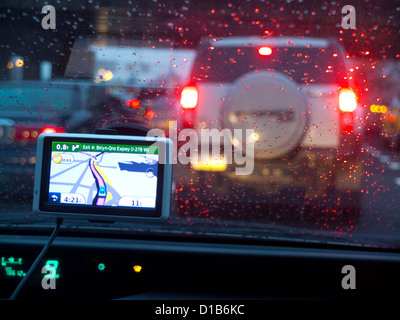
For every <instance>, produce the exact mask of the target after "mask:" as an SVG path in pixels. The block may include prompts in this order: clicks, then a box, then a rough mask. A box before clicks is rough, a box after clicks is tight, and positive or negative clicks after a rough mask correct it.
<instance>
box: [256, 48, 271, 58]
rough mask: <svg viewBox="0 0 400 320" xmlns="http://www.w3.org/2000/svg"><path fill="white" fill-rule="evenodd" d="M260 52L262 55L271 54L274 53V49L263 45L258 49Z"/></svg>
mask: <svg viewBox="0 0 400 320" xmlns="http://www.w3.org/2000/svg"><path fill="white" fill-rule="evenodd" d="M258 53H259V54H260V55H261V56H269V55H271V54H272V49H271V48H270V47H261V48H260V49H258Z"/></svg>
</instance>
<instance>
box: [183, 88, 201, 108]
mask: <svg viewBox="0 0 400 320" xmlns="http://www.w3.org/2000/svg"><path fill="white" fill-rule="evenodd" d="M198 99H199V92H198V91H197V88H196V87H193V86H190V87H185V88H183V90H182V92H181V106H182V108H184V109H194V108H196V106H197V101H198Z"/></svg>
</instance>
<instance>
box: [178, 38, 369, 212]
mask: <svg viewBox="0 0 400 320" xmlns="http://www.w3.org/2000/svg"><path fill="white" fill-rule="evenodd" d="M189 79H190V80H189V82H188V84H187V86H185V87H184V88H183V89H182V91H181V99H180V104H181V128H194V129H200V128H208V129H213V128H217V129H219V130H222V129H225V128H229V129H242V130H243V129H247V128H248V129H254V134H253V139H254V161H255V168H254V171H253V174H252V175H251V177H250V176H244V177H243V176H236V175H235V174H234V173H233V172H232V171H231V170H229V168H228V169H226V170H222V171H224V173H223V175H224V176H225V178H226V177H229V179H236V180H237V181H238V182H240V181H242V182H243V184H244V185H246V186H247V187H249V186H251V187H252V188H253V189H257V184H258V185H259V188H258V189H259V190H264V191H263V192H265V190H274V191H276V190H281V189H282V188H287V187H293V186H300V187H303V188H304V189H305V190H306V191H305V194H307V195H306V198H308V199H311V198H318V197H319V196H321V195H325V196H326V194H332V192H330V191H329V192H327V189H329V190H330V189H335V193H334V194H335V195H334V196H333V200H332V203H334V204H338V203H341V202H343V199H344V198H349V195H350V194H352V195H353V196H350V198H351V200H352V201H351V202H352V203H353V204H356V205H357V206H358V205H359V203H358V201H359V199H360V189H361V179H360V178H361V173H362V163H361V161H360V157H359V153H360V150H361V143H360V136H361V132H362V126H361V121H362V109H361V108H360V106H358V103H357V97H356V94H355V93H354V92H355V90H354V89H355V88H354V86H353V85H352V78H351V77H350V76H349V74H348V72H347V67H346V56H345V52H344V48H343V47H342V45H341V44H340V43H339V42H337V41H336V40H334V39H322V38H321V39H318V38H287V37H277V38H262V37H256V36H253V37H227V38H222V39H212V38H207V39H203V40H202V41H201V43H200V45H199V47H198V50H197V57H196V60H195V62H194V65H193V69H192V74H191V77H190V78H189ZM299 165H301V166H302V168H303V170H306V172H308V173H307V174H306V176H309V177H310V179H307V181H300V180H305V179H297V178H296V176H297V177H299V176H298V172H299V170H300V169H299ZM199 167H200V168H204V167H206V168H209V167H207V166H194V169H196V168H199ZM277 169H278V171H279V172H280V173H279V175H278V176H279V177H273V178H272V176H271V175H272V173H273V172H278V171H276V170H277ZM312 172H314V173H315V175H314V177H316V179H315V181H314V178H312V177H313V176H312V175H311V173H312ZM283 176H284V179H282V177H283ZM300 176H301V175H300ZM303 178H304V176H303ZM220 180H221V179H220ZM266 181H273V183H272V185H273V186H272V185H268V186H267V185H266V183H267V182H266ZM318 181H319V182H318ZM319 186H320V187H319ZM311 189H313V190H314V191H315V192H314V193H320V194H319V195H314V194H311V193H312V192H310V190H311ZM228 193H229V191H228ZM247 194H249V193H247ZM250 194H251V193H250ZM342 195H345V197H343V196H342Z"/></svg>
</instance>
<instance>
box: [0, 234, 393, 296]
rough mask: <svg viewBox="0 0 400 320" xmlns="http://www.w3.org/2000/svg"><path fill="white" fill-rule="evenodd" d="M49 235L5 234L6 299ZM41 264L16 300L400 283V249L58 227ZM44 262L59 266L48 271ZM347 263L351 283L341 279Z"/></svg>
mask: <svg viewBox="0 0 400 320" xmlns="http://www.w3.org/2000/svg"><path fill="white" fill-rule="evenodd" d="M47 240H48V237H46V236H42V235H29V236H28V235H1V236H0V262H1V265H0V283H1V286H0V298H1V299H8V298H9V297H10V295H11V294H12V292H13V290H14V289H15V287H16V286H17V285H18V283H19V281H20V280H21V278H22V277H23V276H24V275H25V274H26V272H27V270H28V269H29V267H30V266H31V264H32V263H33V261H34V260H35V258H36V256H37V255H38V254H39V252H40V251H41V249H42V248H43V246H44V245H45V243H46V241H47ZM40 265H41V267H38V268H37V270H35V272H34V274H32V276H31V278H30V279H29V281H27V283H26V285H25V287H24V288H23V289H22V290H21V292H20V293H19V296H18V299H129V300H145V299H152V300H157V299H165V300H171V299H172V300H175V299H183V300H191V299H194V300H196V299H207V300H209V299H223V300H227V299H364V298H367V299H396V298H399V292H398V288H399V286H400V274H399V272H398V270H400V268H399V267H400V255H399V254H398V253H390V252H386V253H384V252H374V251H370V250H369V251H366V250H363V249H359V250H349V249H340V248H333V249H322V248H312V247H309V248H307V247H302V248H300V247H287V246H275V245H274V246H272V245H271V246H269V245H265V244H263V245H262V244H235V243H211V242H209V243H204V242H202V243H200V242H196V241H187V240H185V241H182V240H170V241H161V240H148V239H146V240H143V239H115V238H113V239H111V238H107V237H104V238H101V237H71V236H66V235H63V234H61V235H60V236H59V237H57V238H56V239H55V240H54V242H53V244H52V246H51V247H50V248H49V250H48V252H47V253H46V255H45V257H44V258H43V261H42V262H41V264H40ZM45 265H52V266H53V267H54V272H53V273H51V274H50V275H49V274H48V273H47V272H45V271H43V269H42V268H43V266H45ZM349 265H350V266H352V267H354V270H355V278H354V288H352V287H345V286H344V285H343V282H344V281H345V282H346V281H347V280H346V272H345V270H346V268H345V266H349ZM49 277H51V278H53V279H52V280H50V279H48V278H49ZM46 278H47V279H46ZM44 282H46V283H48V284H50V285H47V288H45V286H43V283H44ZM51 282H52V284H53V285H54V288H53V287H51Z"/></svg>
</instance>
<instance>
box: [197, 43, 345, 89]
mask: <svg viewBox="0 0 400 320" xmlns="http://www.w3.org/2000/svg"><path fill="white" fill-rule="evenodd" d="M258 50H259V47H240V48H238V47H208V48H206V49H205V50H204V51H203V54H199V55H198V59H197V61H196V64H195V66H194V68H193V70H194V74H193V78H192V80H194V81H207V82H218V83H229V82H233V81H235V79H237V78H238V77H240V76H241V75H244V74H246V73H248V72H251V71H254V70H269V71H279V72H283V73H285V74H287V75H288V76H289V77H290V78H292V79H293V80H295V81H296V82H297V83H300V84H312V83H324V84H325V83H326V84H329V83H338V84H342V83H343V81H344V79H345V76H346V72H345V71H346V70H345V67H344V64H343V60H342V58H341V56H340V54H339V53H338V52H335V51H334V50H333V49H329V48H304V47H302V48H291V47H290V48H287V47H285V48H282V47H280V48H272V53H271V54H270V55H268V56H262V55H260V54H259V53H258Z"/></svg>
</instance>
